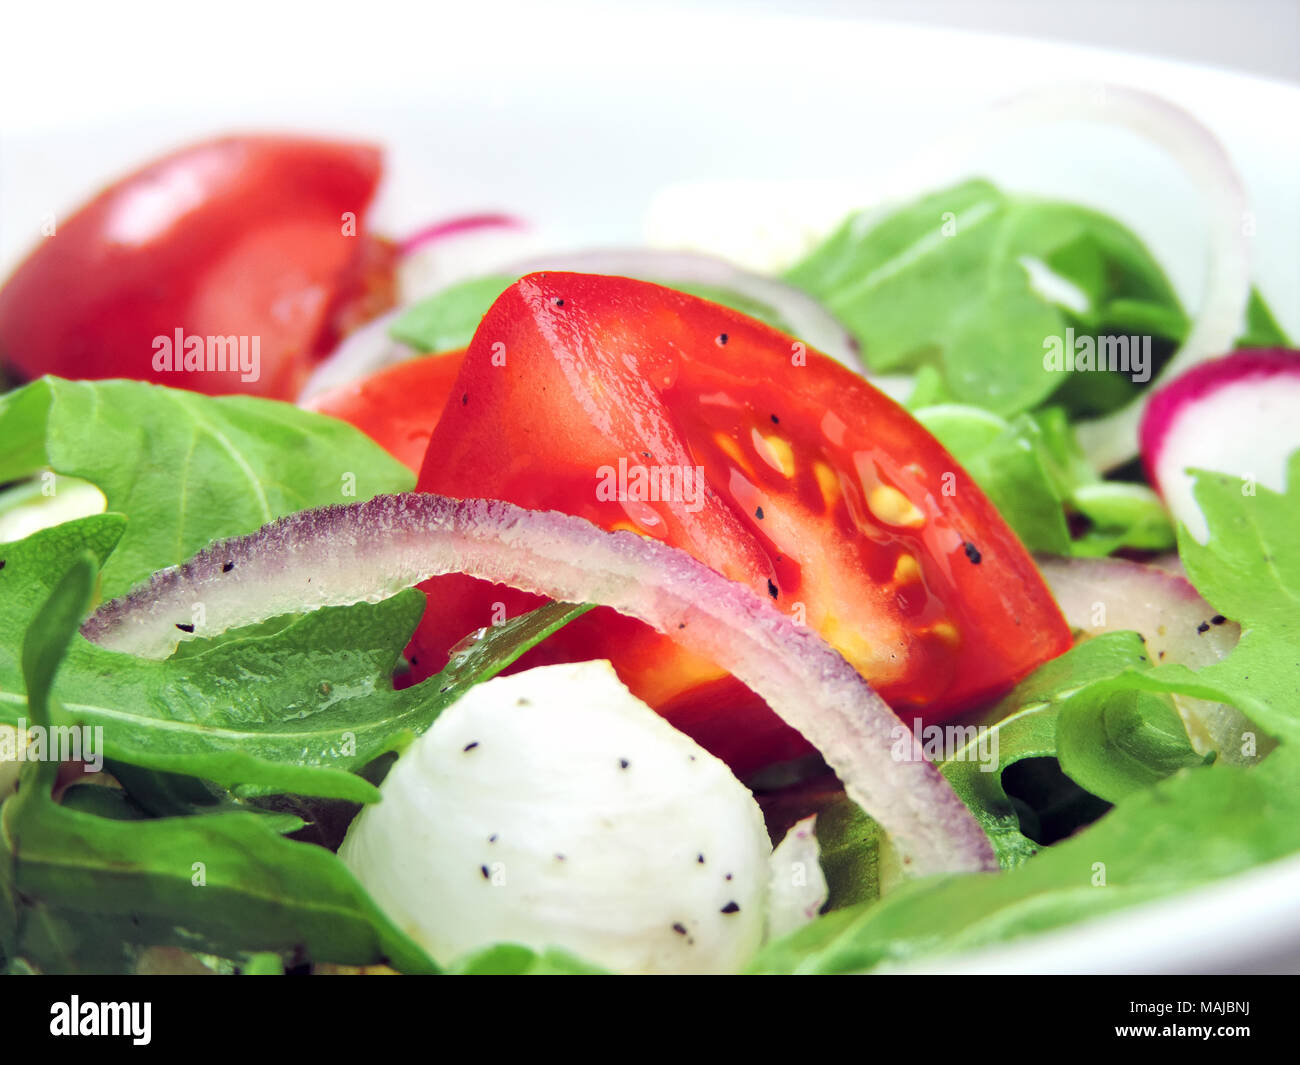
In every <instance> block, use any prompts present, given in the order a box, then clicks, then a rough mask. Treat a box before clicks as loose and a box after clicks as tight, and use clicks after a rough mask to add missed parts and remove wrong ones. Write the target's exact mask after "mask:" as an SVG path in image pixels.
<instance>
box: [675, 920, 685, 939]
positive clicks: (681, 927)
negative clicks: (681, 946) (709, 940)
mask: <svg viewBox="0 0 1300 1065" xmlns="http://www.w3.org/2000/svg"><path fill="white" fill-rule="evenodd" d="M673 931H674V932H676V933H677V934H678V935H679V936H684V935H686V926H685V925H684V924H682V923H681V922H680V921H678V922H677V923H676V924H674V925H673Z"/></svg>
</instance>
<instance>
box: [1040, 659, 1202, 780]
mask: <svg viewBox="0 0 1300 1065" xmlns="http://www.w3.org/2000/svg"><path fill="white" fill-rule="evenodd" d="M1056 756H1057V758H1058V759H1060V762H1061V768H1062V769H1063V770H1064V771H1065V773H1066V774H1067V775H1068V776H1069V777H1070V778H1071V779H1072V780H1074V781H1075V782H1076V783H1077V784H1079V785H1080V786H1081V787H1083V788H1086V789H1087V790H1088V791H1090V792H1092V793H1093V794H1094V795H1097V796H1100V797H1101V798H1103V799H1105V800H1106V801H1107V802H1116V801H1118V800H1119V799H1122V798H1124V797H1125V796H1126V795H1131V794H1132V793H1134V792H1136V791H1140V790H1142V789H1143V788H1146V787H1149V786H1150V785H1152V784H1154V783H1155V782H1156V781H1158V780H1162V779H1164V778H1165V777H1167V776H1170V775H1171V774H1173V773H1175V772H1177V771H1178V770H1179V769H1183V768H1189V767H1192V766H1196V765H1200V764H1202V763H1203V762H1204V761H1205V759H1204V758H1202V757H1201V756H1200V755H1198V754H1197V753H1196V752H1195V751H1194V750H1193V749H1192V745H1191V742H1190V741H1189V740H1188V738H1187V729H1186V728H1185V727H1184V726H1183V720H1182V718H1181V717H1179V716H1178V711H1177V710H1176V709H1175V708H1174V705H1173V703H1172V701H1171V700H1170V699H1169V697H1168V696H1162V695H1157V694H1155V693H1152V692H1144V691H1139V690H1134V689H1132V688H1120V689H1119V690H1114V688H1113V686H1108V685H1093V686H1090V687H1089V688H1087V689H1085V690H1084V691H1081V692H1078V693H1076V694H1075V695H1073V696H1072V697H1070V698H1069V699H1067V700H1066V701H1065V702H1064V704H1062V706H1061V708H1060V710H1059V712H1058V716H1057V722H1056ZM1212 757H1213V756H1211V758H1212Z"/></svg>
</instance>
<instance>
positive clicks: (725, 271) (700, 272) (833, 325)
mask: <svg viewBox="0 0 1300 1065" xmlns="http://www.w3.org/2000/svg"><path fill="white" fill-rule="evenodd" d="M539 270H566V271H572V272H574V273H579V274H615V275H617V276H619V277H631V278H636V279H637V280H640V281H657V282H658V283H659V284H661V285H673V284H677V283H680V284H696V285H708V286H710V287H713V288H720V289H725V290H727V291H730V292H734V293H736V294H737V295H739V296H745V297H747V298H749V299H751V300H753V301H754V302H755V303H761V304H763V306H765V307H770V308H771V309H772V310H773V311H775V312H776V313H777V314H778V315H779V316H780V318H781V320H782V321H783V322H785V324H786V325H787V326H788V327H789V329H790V332H791V333H792V334H793V335H794V336H796V337H797V338H798V339H800V340H802V341H804V342H805V343H807V344H808V345H809V346H810V347H813V348H816V349H817V350H818V351H820V352H821V353H822V354H823V355H829V356H830V357H831V358H832V359H834V360H835V361H836V362H838V363H841V364H843V365H844V366H847V367H848V368H849V369H850V370H853V371H854V372H855V373H862V372H863V364H862V358H861V356H860V355H859V353H858V343H857V341H856V340H855V339H854V337H853V334H852V333H850V332H849V331H848V330H847V329H846V328H845V327H844V326H843V325H841V324H840V322H839V320H838V319H837V318H836V317H835V316H834V315H833V314H831V312H830V311H828V310H827V309H826V308H825V307H823V306H822V305H821V303H819V302H818V301H817V300H815V299H813V297H812V296H810V295H808V293H806V292H803V291H801V290H800V289H797V288H795V287H794V286H793V285H787V284H786V283H785V282H784V281H778V280H776V279H775V278H771V277H764V276H763V275H761V274H755V273H751V272H750V271H748V270H743V269H741V268H740V267H739V266H736V265H734V264H733V263H729V262H728V261H727V260H726V259H720V258H718V257H717V256H714V255H705V254H703V253H700V252H691V251H662V250H659V249H656V248H596V249H591V250H588V251H575V252H560V253H557V254H554V255H541V256H537V257H536V258H532V259H529V260H527V261H526V262H519V263H514V264H512V265H511V266H510V268H509V269H507V270H505V271H503V273H518V274H519V275H520V276H523V275H524V274H531V273H536V272H537V271H539Z"/></svg>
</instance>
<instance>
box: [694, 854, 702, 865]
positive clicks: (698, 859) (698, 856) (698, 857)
mask: <svg viewBox="0 0 1300 1065" xmlns="http://www.w3.org/2000/svg"><path fill="white" fill-rule="evenodd" d="M695 861H696V862H697V863H698V864H700V865H703V864H704V855H703V854H697V855H696V856H695Z"/></svg>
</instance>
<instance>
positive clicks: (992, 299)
mask: <svg viewBox="0 0 1300 1065" xmlns="http://www.w3.org/2000/svg"><path fill="white" fill-rule="evenodd" d="M1044 274H1046V275H1048V276H1049V277H1051V278H1052V279H1053V281H1054V282H1055V287H1054V288H1049V287H1048V286H1046V285H1045V284H1044V283H1042V280H1041V277H1042V275H1044ZM786 276H787V279H788V280H789V281H790V282H792V283H793V284H795V285H798V286H799V287H800V288H803V289H805V290H806V291H807V292H809V293H810V294H812V295H813V296H815V297H817V298H819V299H821V300H822V301H823V302H824V303H825V304H826V305H827V307H828V308H829V309H830V310H831V311H832V312H834V313H835V314H836V315H837V316H838V317H839V318H840V319H841V320H842V321H843V322H844V323H845V324H846V325H847V326H848V327H849V328H850V329H851V330H852V331H853V332H854V334H855V335H856V336H857V338H858V341H859V343H860V344H861V346H862V351H863V354H864V356H865V357H866V360H867V362H868V364H869V365H870V366H871V368H872V369H874V370H876V371H878V372H894V371H905V370H917V369H920V368H922V367H927V366H929V367H936V368H938V369H940V370H941V371H942V374H943V379H944V386H945V391H946V393H947V395H948V396H950V397H960V399H961V400H962V402H968V403H972V404H974V405H976V406H980V407H984V408H986V409H988V410H991V411H994V412H995V413H998V414H1002V415H1004V416H1010V415H1013V414H1016V413H1018V412H1020V411H1024V410H1029V409H1032V408H1033V407H1035V406H1037V405H1038V404H1039V403H1041V402H1042V401H1043V400H1045V399H1046V398H1047V397H1048V396H1049V395H1050V394H1052V393H1053V392H1054V391H1056V390H1057V389H1059V388H1060V387H1061V386H1062V384H1063V382H1062V376H1061V374H1059V373H1056V372H1054V371H1051V370H1048V369H1046V368H1044V365H1043V354H1044V342H1045V340H1046V339H1047V338H1049V337H1062V336H1063V335H1064V333H1065V329H1066V326H1067V325H1075V324H1079V325H1081V326H1083V327H1084V328H1086V330H1087V331H1088V332H1090V333H1093V334H1106V333H1108V332H1110V331H1112V330H1115V331H1120V332H1124V333H1127V332H1129V331H1130V330H1129V326H1130V325H1132V324H1134V323H1137V322H1140V323H1141V324H1142V325H1143V327H1144V331H1153V332H1156V333H1157V334H1158V335H1161V336H1164V335H1168V336H1169V337H1170V339H1177V338H1178V337H1181V335H1182V334H1183V332H1184V331H1185V330H1186V326H1187V322H1186V317H1185V316H1184V315H1183V313H1182V310H1181V308H1180V307H1179V306H1178V301H1177V299H1176V297H1175V295H1174V292H1173V289H1172V287H1171V286H1170V285H1169V282H1168V280H1167V279H1166V278H1165V276H1164V273H1163V271H1161V269H1160V267H1159V265H1158V264H1157V263H1156V262H1155V260H1154V259H1153V258H1152V257H1151V255H1150V254H1149V253H1148V252H1147V250H1146V249H1145V248H1144V247H1143V245H1142V243H1141V241H1139V240H1138V239H1137V238H1136V237H1135V236H1133V234H1132V233H1131V232H1129V231H1128V230H1127V229H1125V228H1124V227H1123V226H1122V225H1120V224H1119V223H1118V222H1116V221H1114V220H1113V219H1110V218H1108V217H1106V216H1105V215H1102V214H1099V213H1098V212H1096V211H1091V210H1088V209H1087V208H1083V207H1078V206H1075V205H1073V204H1065V203H1057V202H1052V201H1042V200H1032V199H1028V198H1023V197H1012V196H1008V195H1006V194H1004V193H1002V192H1000V191H999V190H998V189H996V188H995V187H994V186H993V185H991V184H989V183H988V182H987V181H979V180H975V181H967V182H964V183H962V184H959V185H955V186H953V187H951V188H948V189H943V190H941V191H938V192H934V193H930V194H928V195H926V196H923V197H922V198H920V199H919V200H917V201H915V202H913V203H910V204H907V205H905V206H903V207H901V208H899V209H897V210H895V211H892V212H890V213H888V214H886V215H884V216H883V217H878V216H873V215H870V214H862V215H857V216H853V217H851V218H849V219H848V220H847V221H846V222H845V223H844V224H843V225H842V226H841V227H840V229H839V230H837V231H836V232H835V233H834V234H832V235H831V236H830V237H829V238H828V239H827V240H826V241H825V242H824V243H823V244H822V245H820V246H819V247H818V248H816V249H814V250H813V251H812V252H811V253H810V254H809V255H808V256H807V257H806V258H805V259H804V260H803V261H801V262H800V263H797V264H796V265H795V266H794V267H792V268H791V270H790V271H789V272H788V273H787V275H786ZM1062 283H1063V284H1062ZM1060 289H1069V290H1070V291H1071V292H1072V294H1073V297H1072V298H1075V299H1081V300H1082V301H1083V305H1082V306H1079V305H1077V303H1075V304H1071V305H1069V306H1067V305H1066V304H1067V303H1068V302H1069V301H1068V300H1067V298H1066V296H1065V295H1064V294H1063V293H1061V292H1059V291H1058V290H1060ZM1063 300H1064V301H1066V302H1062V301H1063ZM1094 376H1100V375H1094ZM1108 376H1113V375H1108ZM1123 398H1124V395H1123V393H1120V394H1119V395H1117V396H1116V397H1114V398H1112V400H1111V402H1112V403H1118V402H1120V401H1122V399H1123Z"/></svg>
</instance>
